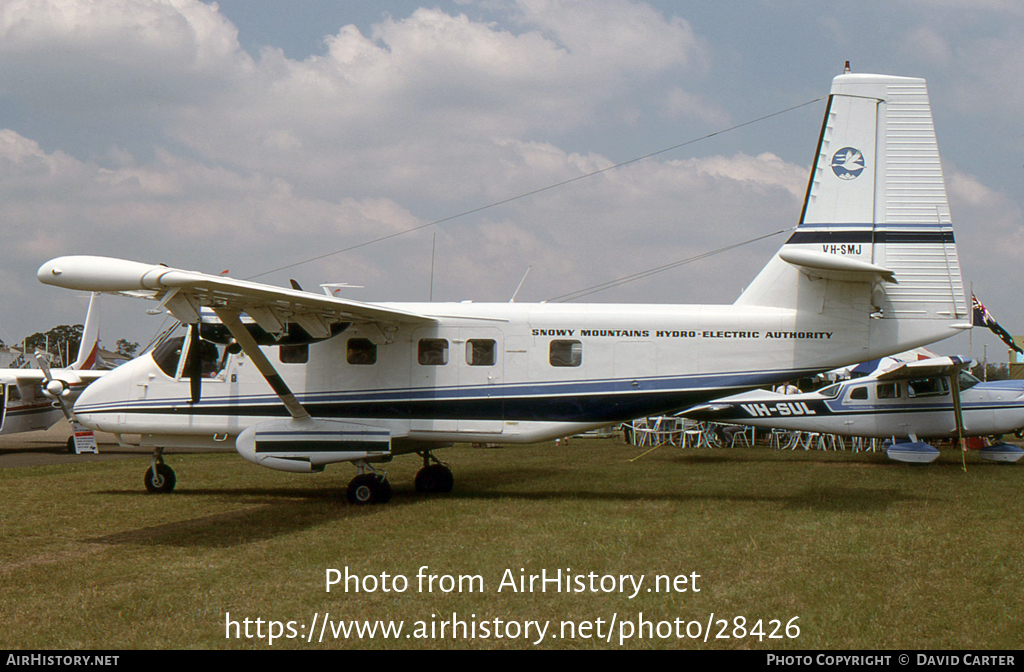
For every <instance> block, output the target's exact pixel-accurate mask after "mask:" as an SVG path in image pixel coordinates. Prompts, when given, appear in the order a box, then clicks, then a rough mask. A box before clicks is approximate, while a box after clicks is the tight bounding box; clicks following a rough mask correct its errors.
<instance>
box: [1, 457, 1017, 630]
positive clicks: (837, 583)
mask: <svg viewBox="0 0 1024 672" xmlns="http://www.w3.org/2000/svg"><path fill="white" fill-rule="evenodd" d="M640 452H641V450H640V449H637V448H634V447H632V446H625V445H623V444H621V443H617V442H613V441H609V440H579V441H573V442H572V443H571V444H570V445H569V446H568V447H566V446H560V447H555V446H553V445H552V444H540V445H536V446H530V447H523V448H502V449H473V448H470V447H468V446H457V447H455V448H451V449H447V450H445V451H441V452H440V453H439V456H440V457H441V458H442V459H444V460H446V461H448V462H449V463H450V464H451V465H452V467H453V469H454V472H455V479H456V485H455V491H454V492H453V493H452V494H451V495H447V496H418V495H416V494H415V493H414V492H413V488H412V478H413V476H414V474H415V472H416V470H417V469H418V468H419V466H420V464H419V463H420V461H419V459H418V458H416V457H415V456H413V457H401V458H397V459H396V460H395V461H394V462H393V463H391V464H390V465H388V473H389V476H390V478H391V482H392V484H393V486H394V489H395V497H394V499H393V500H392V502H391V503H390V504H388V505H384V506H370V507H355V506H351V505H349V504H348V503H347V502H346V501H345V496H344V491H345V487H346V485H347V483H348V480H349V479H350V478H351V477H352V475H353V474H354V470H353V469H351V468H350V467H348V465H341V466H334V467H329V468H328V470H327V471H326V472H325V473H323V474H318V475H312V476H301V475H294V474H284V473H279V472H273V471H269V470H265V469H260V468H258V467H255V466H253V465H251V464H249V463H247V462H244V461H243V460H241V459H239V458H238V457H237V456H236V455H234V454H223V455H221V454H212V455H211V454H207V455H187V456H173V457H171V458H170V459H169V463H170V464H171V465H172V466H173V467H174V469H175V470H176V472H177V475H178V490H177V491H176V492H175V493H173V494H171V495H169V496H162V495H148V494H146V492H145V491H144V489H143V487H142V474H143V471H144V470H145V468H146V467H147V466H148V460H145V459H138V460H120V461H111V462H100V463H93V464H88V465H86V464H82V465H76V466H51V467H32V468H16V469H5V470H2V471H0V497H2V500H0V501H2V507H0V647H2V648H60V649H77V648H191V647H198V648H212V647H217V648H259V647H267V646H268V645H267V643H266V641H265V640H263V641H260V640H255V639H250V640H246V639H241V640H238V639H230V640H229V639H226V638H225V614H226V612H230V614H231V618H232V619H235V620H238V621H241V620H242V619H244V618H250V619H256V618H262V619H265V620H277V621H290V620H295V621H298V622H301V623H306V624H309V623H311V622H312V620H313V615H314V614H319V616H318V618H320V619H322V618H323V617H324V614H325V613H329V614H330V618H331V619H332V620H338V619H371V620H375V619H403V620H405V621H406V626H405V627H406V630H405V631H404V632H405V633H408V632H411V630H410V629H411V628H412V627H413V622H415V621H418V620H423V621H427V622H428V623H429V622H430V621H432V620H436V621H440V620H441V619H450V618H451V614H452V612H456V613H458V615H459V618H461V619H465V620H467V621H468V620H471V619H470V616H471V615H473V614H475V616H476V620H477V621H483V620H491V621H493V619H495V618H501V619H513V620H518V621H524V620H527V619H530V620H537V619H539V620H550V621H551V622H552V623H551V625H550V626H549V630H548V633H549V635H550V634H551V633H554V634H556V635H557V634H559V633H558V629H559V623H560V622H561V621H562V620H570V619H571V620H575V621H582V620H590V621H593V620H595V619H598V618H601V619H604V621H605V624H606V625H605V627H607V622H608V621H609V620H610V619H611V618H612V617H613V614H615V617H616V618H617V619H618V621H619V622H621V621H622V619H624V618H631V619H632V620H633V621H634V622H635V621H636V619H637V615H638V614H639V613H641V612H642V613H643V614H644V617H645V618H646V619H649V620H652V621H655V622H657V621H659V620H673V619H677V618H678V619H682V621H683V622H689V621H699V622H700V623H701V627H702V628H706V627H707V622H708V619H709V617H710V616H711V614H712V613H713V614H714V619H715V620H716V621H717V620H719V619H730V624H729V628H728V629H727V632H732V630H733V625H734V623H733V622H731V620H732V619H733V618H734V617H737V616H742V617H745V618H746V619H747V623H748V627H752V626H753V624H754V623H755V622H756V621H757V620H758V619H762V621H763V623H764V628H765V629H766V631H770V630H769V623H768V622H769V621H770V620H771V619H779V620H780V621H781V622H782V624H783V626H784V625H785V624H786V623H787V622H788V621H789V620H790V619H792V618H793V617H799V619H798V620H797V621H795V623H797V624H798V625H799V628H800V636H799V638H797V639H781V640H769V639H767V638H764V639H763V641H758V639H757V638H756V637H755V638H750V637H748V638H744V639H736V638H731V639H716V638H715V634H718V633H719V631H720V630H721V629H722V628H721V625H720V624H718V623H715V624H714V625H713V629H712V633H711V637H710V638H709V640H708V642H707V643H705V642H704V641H703V640H700V641H693V640H690V639H686V638H683V639H677V638H676V637H674V636H673V637H671V638H668V639H658V638H655V639H653V640H651V639H643V640H640V639H637V638H632V639H629V640H628V641H626V642H625V644H624V646H627V647H632V648H647V647H656V648H663V647H672V648H769V647H771V648H800V649H806V648H844V649H847V648H940V649H941V648H965V649H975V648H1005V649H1015V648H1019V647H1020V645H1021V641H1022V633H1024V610H1022V608H1021V607H1020V599H1021V596H1022V595H1024V579H1022V578H1021V577H1022V572H1021V567H1022V559H1024V552H1022V550H1021V539H1022V531H1024V522H1022V521H1024V501H1022V499H1021V493H1022V492H1024V467H1022V465H994V464H989V463H985V462H981V461H979V460H977V457H976V456H974V455H972V456H970V458H972V459H969V460H968V470H967V472H966V473H964V471H963V470H962V469H961V465H960V459H959V455H958V454H956V453H953V452H949V451H947V452H945V453H944V454H943V455H942V457H941V458H940V459H939V461H938V462H936V463H934V464H932V465H925V466H912V465H904V464H898V463H892V462H890V461H888V460H887V459H886V458H885V457H884V455H882V454H872V453H860V454H853V453H834V452H829V453H823V452H806V453H805V452H800V451H797V452H777V451H771V450H768V449H765V448H755V449H735V450H715V451H707V450H701V451H694V450H686V451H681V450H679V449H677V448H671V447H664V448H660V449H658V450H656V451H654V452H653V453H651V454H649V455H647V456H645V457H643V458H642V459H640V460H638V461H636V462H632V463H630V462H627V460H628V459H629V458H631V457H634V456H636V455H638V454H639V453H640ZM422 565H427V566H429V568H430V570H429V571H430V572H432V573H435V574H439V575H440V574H447V575H454V576H457V575H479V576H481V577H483V582H484V590H483V592H474V593H461V594H459V593H455V592H453V593H448V594H446V593H442V592H440V591H438V590H435V592H433V593H428V592H419V591H418V590H417V586H416V579H415V577H416V574H417V570H418V569H419V567H420V566H422ZM346 566H347V567H349V569H350V571H352V572H355V573H358V574H360V575H368V574H374V575H377V576H378V577H379V576H380V574H381V573H382V572H387V573H388V574H390V575H396V574H400V575H404V576H406V577H408V579H409V589H408V590H407V591H406V592H404V593H395V592H392V593H384V592H381V591H378V592H376V593H373V594H366V593H362V594H354V593H345V592H344V591H343V590H341V589H340V587H336V588H335V589H333V590H332V592H330V593H327V592H325V585H324V584H325V572H326V570H327V568H338V569H341V570H343V569H344V568H345V567H346ZM520 568H523V569H525V570H526V571H527V572H533V573H539V572H540V571H541V570H542V569H547V570H548V571H549V572H551V571H555V570H557V569H559V568H562V569H566V568H571V570H572V571H573V572H574V573H583V574H585V573H587V572H595V573H597V574H612V575H616V576H618V575H620V574H630V575H633V576H636V577H639V576H641V575H643V576H645V579H644V580H645V583H644V587H649V586H650V585H651V582H652V581H653V580H654V576H655V575H656V574H664V575H671V576H675V575H678V574H686V575H690V574H691V573H693V572H696V573H697V574H699V575H700V578H699V580H698V583H697V586H698V587H700V588H701V590H700V592H692V591H690V592H685V593H674V594H665V593H655V592H651V593H647V592H646V591H642V592H641V593H640V594H639V595H638V596H637V597H636V598H635V599H629V596H628V594H625V595H624V594H619V593H608V594H606V593H598V594H592V593H590V592H586V593H557V592H547V593H541V592H534V593H515V592H511V591H510V590H507V589H506V590H503V591H502V592H500V593H499V592H497V588H498V585H499V582H500V581H501V578H502V574H503V572H504V571H505V570H506V569H511V570H512V572H513V574H514V575H516V576H518V574H519V570H520ZM432 614H433V615H436V618H435V617H432ZM253 627H254V626H253ZM265 627H266V626H264V628H265ZM296 627H299V624H296ZM317 627H318V628H319V626H317ZM438 627H439V626H438ZM773 627H774V626H773ZM780 632H781V631H780ZM300 634H301V635H302V636H305V632H300ZM618 634H619V631H618V630H616V631H615V633H614V636H613V637H612V641H611V643H607V642H605V641H603V640H600V641H599V640H595V639H583V638H577V639H574V640H570V639H561V638H559V639H551V638H550V637H549V638H548V639H546V640H545V642H544V643H543V644H542V646H547V647H579V648H592V647H617V646H618V645H619V642H618ZM530 639H531V640H532V639H536V637H531V638H530ZM531 646H532V644H531V643H530V642H529V641H527V640H525V639H523V638H520V639H507V638H506V639H494V638H490V639H476V640H466V639H458V640H453V639H451V638H450V637H448V638H445V639H437V638H434V639H416V638H409V639H406V638H405V637H404V636H403V637H402V638H401V639H399V640H397V641H396V640H386V639H383V638H380V637H378V638H376V639H372V640H369V639H362V640H360V639H347V640H346V639H334V638H332V637H330V636H329V635H328V636H326V637H325V639H324V642H323V643H322V644H321V643H318V642H317V641H316V638H314V641H313V643H311V644H310V643H307V642H306V641H305V640H302V639H287V638H281V639H278V640H277V641H275V642H274V645H273V647H274V648H289V647H296V648H328V647H331V648H342V647H360V648H367V647H376V648H391V647H403V648H404V647H422V648H449V647H489V648H490V647H507V648H529V647H531Z"/></svg>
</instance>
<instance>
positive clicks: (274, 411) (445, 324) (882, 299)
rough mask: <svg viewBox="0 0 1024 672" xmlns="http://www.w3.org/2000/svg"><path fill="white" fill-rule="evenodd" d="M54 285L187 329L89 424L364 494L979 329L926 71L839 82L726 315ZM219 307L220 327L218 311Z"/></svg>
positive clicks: (71, 269) (367, 497) (109, 394)
mask: <svg viewBox="0 0 1024 672" xmlns="http://www.w3.org/2000/svg"><path fill="white" fill-rule="evenodd" d="M38 276H39V279H40V280H41V281H42V282H44V283H46V284H51V285H57V286H60V287H67V288H70V289H79V290H87V291H96V292H116V293H124V294H130V295H133V296H144V297H147V298H150V299H155V300H157V301H159V302H160V307H162V308H165V309H166V310H167V311H169V312H170V313H171V314H172V315H174V316H175V317H176V318H178V320H180V321H181V322H182V323H184V324H188V325H191V326H190V328H189V329H187V330H186V333H185V334H184V336H179V337H176V338H169V339H168V340H165V341H164V342H163V343H161V344H160V345H158V346H157V347H156V348H155V349H154V350H153V351H152V352H150V353H149V354H148V355H146V356H142V357H140V358H138V359H136V360H134V361H132V362H129V363H127V364H125V365H123V366H121V367H119V368H118V369H116V370H114V371H113V372H111V373H109V374H108V375H107V376H105V377H104V378H103V379H102V380H100V381H98V382H97V383H95V384H93V385H92V386H90V387H89V388H88V389H87V390H86V391H85V392H84V393H83V394H82V396H81V397H80V398H79V399H78V401H77V403H76V405H75V412H76V414H77V415H78V418H79V420H80V421H81V422H83V423H85V424H87V425H88V426H90V427H92V428H95V429H98V430H103V431H107V432H113V433H114V434H118V435H129V434H130V435H136V434H137V435H141V442H142V445H146V446H152V447H153V448H154V453H153V457H152V459H151V467H150V469H149V471H148V472H147V474H146V479H145V480H146V485H147V487H148V488H149V489H150V490H154V491H169V490H171V489H172V488H173V487H174V482H175V479H174V472H173V471H171V469H170V468H169V467H168V466H167V465H165V464H164V462H163V459H162V455H161V452H162V450H163V449H164V448H165V447H167V446H199V445H203V446H210V445H233V446H234V448H235V449H236V450H237V451H238V452H239V453H240V454H241V455H242V456H243V457H244V458H246V459H247V460H249V461H251V462H255V463H256V464H260V465H263V466H265V467H270V468H272V469H281V470H285V471H294V472H314V471H321V470H322V469H323V467H324V465H326V464H330V463H333V462H353V463H355V465H356V467H357V470H358V475H357V476H356V477H355V478H354V479H353V480H352V482H351V484H350V486H349V488H348V497H349V500H350V501H352V502H356V503H366V502H384V501H387V500H388V499H389V498H390V495H391V486H390V485H389V484H388V481H387V480H386V477H385V475H384V474H383V472H382V471H380V470H379V469H375V468H374V467H373V466H371V465H373V464H376V463H379V462H386V461H388V460H390V459H391V458H392V456H393V455H399V454H403V453H413V452H415V453H419V454H420V455H421V456H422V458H423V463H424V467H423V469H422V470H421V471H420V472H419V474H418V475H417V477H416V488H417V490H419V491H421V492H447V491H450V489H451V487H452V483H453V478H452V473H451V471H450V470H449V469H448V468H447V467H446V466H445V465H443V464H442V463H440V462H439V461H438V460H436V458H434V457H433V455H432V451H433V450H434V449H437V448H440V447H443V446H446V445H450V444H451V443H453V442H455V441H468V442H499V443H530V442H536V441H542V440H546V439H551V438H554V437H560V436H566V435H569V434H573V433H576V432H580V431H584V430H587V429H591V428H596V427H601V426H606V425H610V424H614V423H618V422H620V421H624V420H628V419H631V418H636V417H641V416H646V415H653V414H662V413H668V412H673V411H678V410H680V409H683V408H686V407H688V406H692V405H694V404H697V403H701V402H704V401H707V400H710V399H714V398H717V397H722V396H725V395H728V394H732V393H734V392H737V391H740V390H743V389H747V388H751V387H756V386H762V385H770V384H773V383H777V382H780V381H784V380H789V379H792V378H794V377H797V376H803V375H808V374H811V373H814V372H818V371H823V370H828V369H833V368H836V367H839V366H843V365H847V364H851V363H855V362H862V361H865V360H869V359H872V358H876V357H882V356H884V355H888V354H892V353H896V352H901V351H904V350H908V349H910V348H914V347H917V346H921V345H924V344H927V343H932V342H934V341H937V340H940V339H944V338H947V337H949V336H953V335H954V334H957V333H959V332H960V331H962V330H964V329H969V328H970V326H971V321H970V319H969V313H968V310H967V303H966V300H965V297H964V289H963V281H962V279H961V276H960V266H959V262H958V260H957V251H956V245H955V243H954V240H953V228H952V224H951V221H950V216H949V208H948V205H947V202H946V192H945V186H944V183H943V177H942V169H941V166H940V164H939V153H938V147H937V145H936V141H935V134H934V130H933V126H932V117H931V111H930V108H929V103H928V94H927V89H926V87H925V82H924V80H921V79H911V78H903V77H890V76H882V75H862V74H845V75H841V76H839V77H836V78H835V80H834V81H833V85H832V92H831V95H830V96H829V101H828V107H827V109H826V112H825V120H824V123H823V125H822V129H821V135H820V139H819V142H818V151H817V156H816V157H815V159H814V166H813V169H812V171H811V176H810V180H809V184H808V188H807V195H806V199H805V202H804V208H803V212H802V215H801V218H800V224H799V226H798V227H797V228H796V229H795V231H794V233H793V234H792V236H791V237H790V238H789V240H788V241H786V243H785V244H784V245H783V246H782V248H781V249H780V250H779V252H778V253H777V254H776V255H775V257H774V258H773V259H772V260H771V261H770V262H769V263H768V265H767V266H765V267H764V268H763V269H762V270H761V272H760V273H759V274H758V275H757V277H755V278H754V279H753V281H752V282H751V283H750V285H749V286H748V287H747V289H746V290H745V291H744V292H743V293H742V295H741V296H740V297H739V299H738V300H737V301H736V302H735V303H734V304H733V305H726V306H692V305H691V306H684V305H621V304H589V305H579V304H551V303H543V304H523V303H487V304H482V303H377V304H371V303H359V302H356V301H351V300H347V299H342V298H335V297H331V296H324V295H320V294H315V293H308V292H304V291H300V290H298V289H294V288H293V289H285V288H280V287H274V286H268V285H264V284H259V283H254V282H247V281H242V280H234V279H231V278H226V277H222V276H215V275H206V274H203V273H196V272H192V271H186V270H179V269H175V268H168V267H165V266H159V265H151V264H143V263H138V262H133V261H125V260H119V259H109V258H102V257H85V256H72V257H61V258H58V259H54V260H52V261H49V262H47V263H45V264H43V266H42V267H41V268H40V269H39V273H38ZM204 308H209V309H212V312H213V313H214V314H215V315H216V317H217V318H218V319H217V322H216V323H209V322H206V321H204V320H203V309H204Z"/></svg>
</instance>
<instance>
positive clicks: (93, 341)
mask: <svg viewBox="0 0 1024 672" xmlns="http://www.w3.org/2000/svg"><path fill="white" fill-rule="evenodd" d="M99 296H100V295H99V294H97V293H96V292H93V293H92V295H90V296H89V309H88V311H87V312H86V314H85V324H84V325H83V328H82V341H81V343H79V345H78V358H77V359H75V361H74V363H73V364H72V365H71V368H72V369H74V370H89V369H94V368H96V365H97V364H98V359H99V348H100V324H99V320H100V316H99V313H100V310H99V305H100V301H99Z"/></svg>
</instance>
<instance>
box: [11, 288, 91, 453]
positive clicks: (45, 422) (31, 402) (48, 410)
mask: <svg viewBox="0 0 1024 672" xmlns="http://www.w3.org/2000/svg"><path fill="white" fill-rule="evenodd" d="M99 333H100V332H99V299H98V297H97V296H96V295H93V296H92V297H91V298H90V299H89V310H88V312H86V315H85V324H84V325H83V329H82V341H81V343H80V344H79V346H78V358H77V359H75V361H74V362H73V363H72V364H71V366H69V367H68V368H66V369H51V368H50V367H49V365H48V364H47V363H46V360H44V359H42V358H39V364H40V368H38V369H0V401H2V405H0V434H20V433H21V432H32V431H36V430H40V429H47V428H49V427H52V426H53V425H54V424H55V423H57V422H58V421H59V420H60V419H61V418H63V417H68V419H69V420H70V419H71V417H72V416H71V403H72V402H73V401H74V400H75V398H76V397H78V395H79V394H81V392H82V390H83V389H85V386H86V385H88V384H89V383H91V382H92V381H94V380H96V379H98V378H99V377H100V376H102V375H104V374H105V373H106V372H105V371H97V370H95V366H96V364H97V356H98V352H99ZM72 422H74V421H72ZM68 450H69V451H71V452H86V451H91V452H96V443H95V440H94V439H93V438H92V432H83V431H80V430H79V428H76V429H75V435H74V436H72V437H70V438H69V439H68Z"/></svg>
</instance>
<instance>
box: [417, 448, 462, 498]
mask: <svg viewBox="0 0 1024 672" xmlns="http://www.w3.org/2000/svg"><path fill="white" fill-rule="evenodd" d="M418 454H419V455H420V456H421V457H422V458H423V468H422V469H420V470H419V472H417V474H416V481H415V483H416V492H422V493H425V494H431V495H436V494H443V493H447V492H451V491H452V486H453V485H455V477H454V476H453V475H452V470H451V469H449V468H448V465H447V464H445V463H444V462H442V461H441V460H439V459H437V458H436V457H434V456H433V455H432V454H431V453H430V451H429V450H427V451H424V452H422V453H418Z"/></svg>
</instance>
